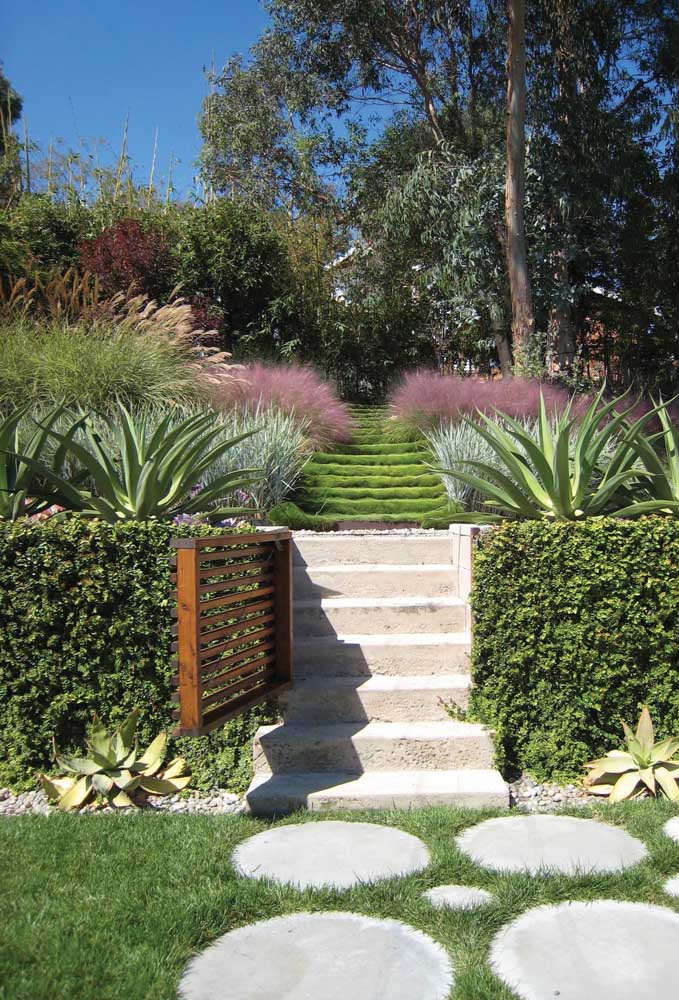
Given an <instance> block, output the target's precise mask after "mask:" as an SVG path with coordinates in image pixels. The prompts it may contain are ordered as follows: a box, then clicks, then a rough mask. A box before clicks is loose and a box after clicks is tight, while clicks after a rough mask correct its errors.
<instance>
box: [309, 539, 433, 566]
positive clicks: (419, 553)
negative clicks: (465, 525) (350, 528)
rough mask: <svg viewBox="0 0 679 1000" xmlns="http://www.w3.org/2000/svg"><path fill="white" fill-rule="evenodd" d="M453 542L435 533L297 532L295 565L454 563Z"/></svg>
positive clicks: (415, 564)
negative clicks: (312, 533) (427, 534)
mask: <svg viewBox="0 0 679 1000" xmlns="http://www.w3.org/2000/svg"><path fill="white" fill-rule="evenodd" d="M451 554H452V543H451V539H450V537H449V536H448V534H447V533H446V534H444V535H434V536H432V537H427V536H426V535H413V536H408V535H394V534H390V533H385V534H381V533H380V534H377V535H375V534H372V535H335V536H334V537H333V534H332V533H331V532H328V533H327V534H326V535H323V536H321V537H319V536H318V535H308V536H306V537H305V536H304V535H302V534H300V533H299V532H298V533H296V535H295V543H294V546H293V561H294V564H295V565H296V566H304V565H309V566H336V565H339V564H341V563H346V564H348V565H352V566H361V565H366V564H368V565H370V564H371V563H372V564H375V563H381V564H382V565H385V564H389V563H393V564H395V565H397V566H399V565H401V566H405V565H413V566H417V565H422V564H425V565H427V564H438V565H441V564H443V563H449V562H451Z"/></svg>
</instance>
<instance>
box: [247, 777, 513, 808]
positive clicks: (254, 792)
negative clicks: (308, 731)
mask: <svg viewBox="0 0 679 1000" xmlns="http://www.w3.org/2000/svg"><path fill="white" fill-rule="evenodd" d="M246 798H247V802H248V805H249V807H250V810H251V812H253V813H254V814H255V815H260V816H272V815H276V814H279V815H281V814H284V813H288V812H293V811H295V810H298V809H310V810H320V809H417V808H420V807H422V806H433V805H451V806H463V807H465V808H480V809H498V808H500V809H503V808H507V806H508V805H509V790H508V788H507V785H506V784H505V782H504V781H503V780H502V777H501V775H500V773H499V771H494V770H490V769H482V770H478V769H470V770H465V771H459V770H452V771H450V770H449V771H368V772H366V773H365V774H358V775H356V774H346V773H339V774H338V773H333V772H327V771H326V772H321V773H315V774H313V773H308V774H275V775H268V774H258V775H255V777H254V779H253V782H252V784H251V785H250V788H249V789H248V792H247V796H246Z"/></svg>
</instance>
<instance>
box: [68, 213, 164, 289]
mask: <svg viewBox="0 0 679 1000" xmlns="http://www.w3.org/2000/svg"><path fill="white" fill-rule="evenodd" d="M78 249H79V255H80V266H81V268H82V269H83V270H85V271H89V272H91V273H92V274H96V275H97V277H98V278H99V280H100V281H101V284H102V287H103V289H104V291H105V292H106V293H107V294H109V295H113V294H114V293H115V292H127V291H128V289H129V288H130V287H132V286H134V288H135V290H136V291H137V292H140V293H142V294H145V295H149V296H151V298H164V297H166V296H167V295H168V294H169V293H170V292H171V291H172V288H173V286H174V285H175V284H176V282H175V278H174V260H173V258H172V254H171V251H170V245H169V241H168V238H167V236H166V235H165V233H164V232H163V230H162V229H160V228H159V227H158V226H157V225H147V227H146V228H144V227H143V226H142V225H141V223H140V222H139V221H138V220H137V219H123V220H121V221H120V222H116V223H115V224H114V225H112V226H109V227H108V228H107V229H105V230H104V231H103V233H101V235H100V236H97V237H96V239H92V240H86V241H85V242H83V243H81V244H80V247H79V248H78Z"/></svg>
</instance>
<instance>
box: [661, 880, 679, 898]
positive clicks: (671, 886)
mask: <svg viewBox="0 0 679 1000" xmlns="http://www.w3.org/2000/svg"><path fill="white" fill-rule="evenodd" d="M663 889H664V891H665V892H666V893H667V895H668V896H679V875H675V876H674V878H668V880H667V882H665V884H664V886H663Z"/></svg>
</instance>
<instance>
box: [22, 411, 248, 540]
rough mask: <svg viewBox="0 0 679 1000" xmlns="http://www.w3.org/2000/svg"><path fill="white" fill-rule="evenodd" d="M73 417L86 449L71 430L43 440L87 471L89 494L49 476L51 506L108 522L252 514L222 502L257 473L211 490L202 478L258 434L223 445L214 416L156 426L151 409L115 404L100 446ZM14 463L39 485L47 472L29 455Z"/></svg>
mask: <svg viewBox="0 0 679 1000" xmlns="http://www.w3.org/2000/svg"><path fill="white" fill-rule="evenodd" d="M74 419H75V420H76V424H77V426H78V428H79V429H80V433H81V434H82V435H83V436H84V442H83V443H80V441H78V440H76V439H75V436H74V434H73V433H72V431H70V430H69V431H68V432H67V433H66V434H61V433H59V432H57V431H55V430H54V429H53V428H50V429H49V430H48V434H49V435H50V436H51V437H52V438H54V439H55V440H56V441H58V442H59V444H60V446H61V447H62V448H63V450H64V452H65V454H66V455H67V456H68V457H69V458H72V459H73V460H74V462H75V463H77V465H78V466H80V467H81V468H82V469H84V470H85V473H86V474H87V476H88V478H89V479H90V480H91V485H92V488H91V489H86V488H83V487H79V486H77V485H75V484H74V483H73V482H69V481H68V480H66V479H64V478H63V477H60V476H59V475H57V474H56V473H52V472H50V473H49V475H47V477H46V480H47V486H46V487H45V492H44V494H41V495H43V496H44V497H46V498H48V499H49V500H50V502H51V503H54V502H58V503H59V504H60V505H61V506H63V507H65V508H67V509H68V510H71V511H75V512H77V513H79V514H82V515H84V516H88V517H100V518H102V519H103V520H105V521H108V522H109V523H112V524H114V523H116V522H118V521H125V520H132V521H143V520H148V519H149V518H154V517H155V518H173V517H177V516H178V515H181V514H203V515H205V516H206V517H207V518H208V520H211V521H218V520H222V519H223V518H226V517H233V516H234V515H238V514H244V513H249V514H252V509H251V508H248V509H246V508H243V507H232V506H228V507H225V506H219V503H220V501H223V500H224V498H225V497H229V496H233V495H234V494H235V493H236V491H238V490H247V488H248V487H249V486H251V485H252V484H253V483H255V482H258V481H259V480H260V479H261V470H259V469H238V470H236V471H233V472H226V473H223V474H222V475H219V476H217V477H216V478H214V479H212V480H211V481H210V483H209V485H205V479H206V477H207V475H208V473H209V470H210V469H211V467H212V466H213V465H214V464H215V463H216V462H218V461H219V460H220V459H222V458H223V457H224V456H225V455H226V453H227V452H228V451H229V450H230V449H231V448H233V447H234V446H235V445H237V444H239V442H241V441H243V440H245V439H246V438H248V437H251V436H252V435H253V434H256V433H257V431H256V430H250V431H247V432H246V433H244V434H239V435H237V436H236V437H232V438H227V439H226V440H225V439H224V435H223V428H222V426H221V425H220V424H219V423H217V425H216V426H215V415H214V413H198V414H195V415H193V416H190V417H186V418H184V419H180V420H179V421H176V422H173V415H172V413H171V412H170V413H166V414H165V416H164V417H163V418H162V419H160V420H158V421H154V419H153V414H152V413H151V412H150V411H148V410H147V411H144V412H142V413H140V414H137V415H133V414H132V413H131V412H130V411H129V410H128V409H127V408H126V407H125V406H123V404H122V403H118V405H117V407H116V408H115V410H114V411H113V414H112V416H111V417H110V440H109V439H107V440H106V441H105V440H104V439H103V437H102V436H101V435H100V434H99V433H98V431H97V430H96V428H95V425H94V423H93V421H92V419H91V418H90V417H88V416H87V415H85V414H82V413H80V414H79V415H78V417H77V419H76V418H75V417H74ZM14 457H15V458H16V459H17V460H20V461H22V462H24V463H26V465H27V466H28V467H29V468H32V469H33V470H34V471H35V473H36V474H37V476H36V478H38V479H39V478H40V474H41V473H44V471H45V470H44V469H43V468H42V467H41V465H40V463H39V462H38V461H37V460H33V459H31V458H30V457H29V456H27V455H18V454H17V455H15V456H14Z"/></svg>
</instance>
